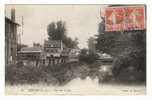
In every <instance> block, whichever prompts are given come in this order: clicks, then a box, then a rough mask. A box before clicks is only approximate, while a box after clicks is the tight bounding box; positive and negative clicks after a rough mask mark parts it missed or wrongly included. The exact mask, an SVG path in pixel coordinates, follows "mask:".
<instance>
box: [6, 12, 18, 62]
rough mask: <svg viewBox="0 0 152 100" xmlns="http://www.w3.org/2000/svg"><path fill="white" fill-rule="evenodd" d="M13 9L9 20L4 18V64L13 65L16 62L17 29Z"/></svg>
mask: <svg viewBox="0 0 152 100" xmlns="http://www.w3.org/2000/svg"><path fill="white" fill-rule="evenodd" d="M18 26H19V24H18V23H16V22H15V9H11V19H10V18H8V17H5V63H6V64H15V63H16V61H17V27H18Z"/></svg>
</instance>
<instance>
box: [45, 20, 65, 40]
mask: <svg viewBox="0 0 152 100" xmlns="http://www.w3.org/2000/svg"><path fill="white" fill-rule="evenodd" d="M47 32H48V35H49V40H62V39H63V38H64V37H65V35H66V29H65V22H62V21H58V22H57V23H54V22H52V23H50V24H49V25H48V27H47Z"/></svg>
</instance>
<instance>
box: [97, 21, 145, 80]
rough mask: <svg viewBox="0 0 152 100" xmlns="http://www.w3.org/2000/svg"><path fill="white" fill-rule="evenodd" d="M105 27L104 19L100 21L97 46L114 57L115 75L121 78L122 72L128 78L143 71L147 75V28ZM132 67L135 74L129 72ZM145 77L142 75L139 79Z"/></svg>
mask: <svg viewBox="0 0 152 100" xmlns="http://www.w3.org/2000/svg"><path fill="white" fill-rule="evenodd" d="M104 27H105V26H104V20H102V22H100V23H99V28H98V35H97V44H96V48H97V49H98V50H100V51H102V52H105V53H108V54H111V55H112V56H113V57H114V59H115V60H114V64H113V74H114V76H115V77H117V78H119V77H122V76H123V75H122V73H123V74H125V73H126V78H129V77H130V76H131V77H137V76H139V73H140V74H141V72H142V76H146V30H135V31H134V30H133V31H124V32H105V31H104ZM130 67H132V69H133V70H134V71H133V72H134V73H133V74H130V73H129V72H128V68H130ZM123 70H124V71H123ZM135 72H137V73H135ZM118 76H119V77H118ZM121 79H125V78H124V77H123V78H121ZM135 79H136V78H135ZM145 79H146V78H145V77H142V79H140V78H139V79H137V80H145Z"/></svg>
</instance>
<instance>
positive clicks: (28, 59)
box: [18, 46, 43, 66]
mask: <svg viewBox="0 0 152 100" xmlns="http://www.w3.org/2000/svg"><path fill="white" fill-rule="evenodd" d="M42 54H43V48H42V47H40V46H34V47H24V48H22V49H21V51H18V61H19V62H20V61H22V62H23V64H24V65H27V64H28V65H33V66H38V65H40V63H41V61H42V56H43V55H42Z"/></svg>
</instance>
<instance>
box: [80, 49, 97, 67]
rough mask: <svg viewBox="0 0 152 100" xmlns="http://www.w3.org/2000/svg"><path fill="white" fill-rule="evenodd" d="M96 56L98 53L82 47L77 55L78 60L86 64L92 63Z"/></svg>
mask: <svg viewBox="0 0 152 100" xmlns="http://www.w3.org/2000/svg"><path fill="white" fill-rule="evenodd" d="M97 58H98V55H97V54H95V53H94V52H89V51H88V50H87V49H82V50H81V53H80V56H79V61H82V62H85V63H87V64H92V63H94V62H95V61H96V60H97Z"/></svg>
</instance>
